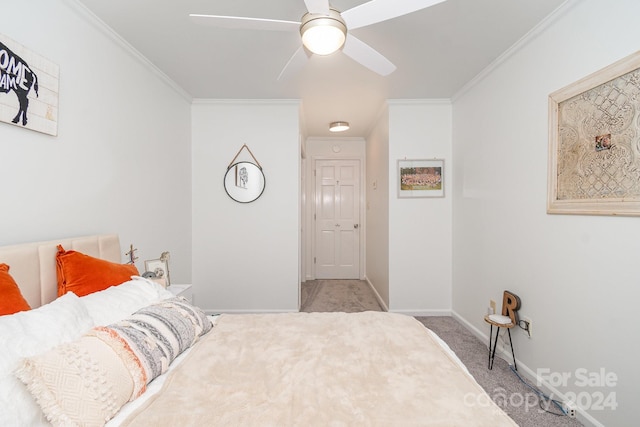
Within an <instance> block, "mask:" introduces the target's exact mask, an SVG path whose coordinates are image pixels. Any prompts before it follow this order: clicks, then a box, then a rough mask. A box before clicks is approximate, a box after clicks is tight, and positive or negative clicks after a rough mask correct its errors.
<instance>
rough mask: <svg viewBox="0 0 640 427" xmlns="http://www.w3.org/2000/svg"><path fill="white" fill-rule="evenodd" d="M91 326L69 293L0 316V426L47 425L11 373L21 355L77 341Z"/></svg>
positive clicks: (83, 311)
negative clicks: (29, 308) (37, 306)
mask: <svg viewBox="0 0 640 427" xmlns="http://www.w3.org/2000/svg"><path fill="white" fill-rule="evenodd" d="M92 327H93V320H92V319H91V317H90V316H89V313H88V312H87V309H86V307H85V306H84V304H83V303H82V302H81V301H80V298H78V297H77V296H76V295H75V294H74V293H72V292H69V293H67V294H65V295H63V296H62V297H60V298H58V299H57V300H55V301H53V302H51V303H49V304H46V305H43V306H42V307H39V308H36V309H33V310H30V311H22V312H19V313H15V314H12V315H8V316H0V426H42V425H49V424H48V422H47V421H46V420H45V418H44V416H43V414H42V411H41V410H40V407H39V406H38V405H37V404H36V402H35V400H34V399H33V397H32V396H31V394H30V393H29V392H28V391H27V388H26V387H25V385H24V384H23V383H22V382H20V381H19V380H18V378H16V377H15V375H14V373H13V372H14V370H15V369H16V368H17V367H18V366H19V362H20V361H21V360H22V358H23V357H31V356H35V355H37V354H40V353H44V352H45V351H48V350H50V349H51V348H53V347H55V346H57V345H59V344H62V343H66V342H71V341H74V340H77V339H78V338H80V337H81V336H82V335H83V334H84V333H86V332H87V331H88V330H89V329H91V328H92Z"/></svg>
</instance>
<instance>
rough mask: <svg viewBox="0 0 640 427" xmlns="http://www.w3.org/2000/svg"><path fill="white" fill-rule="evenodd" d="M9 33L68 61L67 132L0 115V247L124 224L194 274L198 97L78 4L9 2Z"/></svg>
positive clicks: (132, 236)
mask: <svg viewBox="0 0 640 427" xmlns="http://www.w3.org/2000/svg"><path fill="white" fill-rule="evenodd" d="M0 31H2V33H3V34H4V35H6V36H7V37H10V38H11V39H13V40H15V41H16V42H18V43H20V44H22V45H24V46H25V47H27V48H29V49H31V50H33V51H34V52H36V53H37V54H39V55H41V56H43V57H45V58H47V59H49V60H50V61H52V62H54V63H56V64H58V65H59V67H60V90H59V92H60V97H59V105H60V108H59V123H58V124H59V128H58V136H57V137H53V136H49V135H44V134H40V133H37V132H33V131H30V130H26V129H22V128H20V127H17V126H13V125H10V124H6V123H0V152H1V153H2V155H1V156H0V182H2V187H3V191H2V193H3V194H2V209H1V210H0V219H1V220H0V244H2V245H6V244H14V243H20V242H26V241H35V240H47V239H56V238H60V237H69V236H78V235H86V234H95V233H119V234H120V238H121V244H122V246H123V253H124V252H125V250H124V248H125V247H126V246H128V245H129V244H130V243H133V244H134V245H135V246H136V247H137V248H139V252H138V255H139V257H140V260H139V261H138V262H137V266H138V268H139V269H141V270H143V269H144V263H143V262H142V261H143V260H144V259H152V258H158V257H159V255H160V253H161V252H162V251H165V250H169V251H170V252H171V255H172V258H171V263H170V268H171V272H172V278H173V279H174V280H175V281H183V282H187V281H189V280H190V279H191V270H190V266H191V195H190V188H191V176H190V121H189V114H190V102H189V100H188V99H187V98H186V97H185V96H184V94H183V93H182V92H181V91H180V90H176V89H175V88H174V87H172V86H171V85H170V84H168V83H167V81H166V80H164V79H163V78H161V77H159V75H158V73H157V72H156V71H155V70H154V68H153V67H151V66H150V65H149V64H148V62H147V61H146V60H143V59H141V58H140V57H139V56H138V55H137V54H136V53H135V52H132V51H130V50H128V49H126V48H125V47H123V46H122V45H121V44H119V43H118V42H117V41H116V40H115V39H114V38H112V37H110V36H109V34H111V32H110V31H109V30H106V29H104V28H103V27H102V26H101V25H100V24H99V23H98V22H96V21H95V20H94V19H93V18H92V17H91V16H88V15H87V14H86V13H85V12H84V8H83V7H81V6H78V5H77V3H76V2H75V1H71V0H70V1H61V0H30V1H29V2H27V3H25V2H3V4H2V13H0ZM0 96H15V94H13V93H10V94H0Z"/></svg>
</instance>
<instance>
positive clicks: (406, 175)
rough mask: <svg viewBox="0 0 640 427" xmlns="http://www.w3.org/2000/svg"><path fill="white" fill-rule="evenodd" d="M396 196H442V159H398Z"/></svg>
mask: <svg viewBox="0 0 640 427" xmlns="http://www.w3.org/2000/svg"><path fill="white" fill-rule="evenodd" d="M398 197H399V198H418V197H444V160H443V159H431V160H398Z"/></svg>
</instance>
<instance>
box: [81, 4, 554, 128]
mask: <svg viewBox="0 0 640 427" xmlns="http://www.w3.org/2000/svg"><path fill="white" fill-rule="evenodd" d="M79 1H80V2H81V3H83V4H84V5H85V6H86V7H87V8H88V9H89V10H91V11H92V12H93V13H94V14H95V15H97V16H98V17H99V18H100V19H101V20H102V21H104V22H105V23H106V24H107V25H108V26H110V27H111V28H112V29H113V30H115V32H116V33H118V34H119V35H120V36H121V37H122V38H123V39H125V40H126V41H127V42H128V43H129V44H131V45H132V46H133V47H134V48H135V49H137V50H138V51H139V52H140V53H141V54H142V55H144V56H145V57H146V58H148V59H149V60H150V61H151V62H153V63H154V64H155V65H156V66H157V67H158V68H159V69H160V70H162V71H163V72H164V73H165V74H166V75H167V76H169V78H171V79H172V80H173V81H174V82H175V83H176V84H177V85H179V86H180V87H182V88H183V89H184V90H185V91H186V92H188V93H189V94H190V95H191V96H192V97H194V98H216V99H301V100H302V105H303V115H304V117H303V121H304V123H305V125H306V129H307V134H308V135H309V136H329V135H331V136H336V134H331V133H329V131H328V124H329V122H331V121H336V120H343V121H348V122H350V123H351V126H352V127H351V129H350V130H348V131H347V132H343V133H341V134H339V135H340V136H366V135H367V133H368V131H369V129H370V128H371V126H372V124H373V122H374V121H375V120H376V118H377V115H378V113H379V112H380V109H381V107H382V106H383V103H384V100H386V99H422V98H450V97H451V96H452V95H454V94H455V93H456V92H457V91H458V90H459V89H461V88H462V87H463V86H464V85H465V84H466V83H467V82H469V81H470V80H471V79H472V78H473V77H474V76H476V75H477V74H478V73H479V72H481V71H482V70H483V69H484V68H485V67H486V66H488V65H489V64H490V63H491V62H492V61H493V60H495V59H496V58H497V57H499V56H500V54H501V53H503V52H504V51H505V50H507V49H508V48H509V47H510V46H512V45H513V44H514V43H516V42H517V41H518V40H519V39H521V38H522V37H523V36H524V35H525V34H527V32H529V31H530V30H531V29H532V28H533V27H535V26H536V24H538V23H539V22H540V21H541V20H543V19H544V18H545V17H546V16H547V15H549V14H550V13H551V12H552V11H553V10H555V9H556V8H557V7H559V6H560V5H561V4H562V3H563V2H564V1H565V0H447V1H445V2H444V3H440V4H437V5H435V6H432V7H429V8H426V9H423V10H421V11H418V12H414V13H412V14H409V15H405V16H402V17H398V18H395V19H392V20H389V21H385V22H381V23H378V24H374V25H371V26H368V27H364V28H359V29H356V30H353V31H352V33H353V34H354V35H355V36H356V37H358V38H359V39H360V40H362V41H364V42H365V43H367V44H369V45H370V46H371V47H373V48H374V49H376V50H377V51H379V52H380V53H382V54H383V55H384V56H386V57H387V58H388V59H389V60H391V62H393V63H394V64H395V65H396V66H397V69H396V71H394V72H393V73H392V74H391V75H389V76H387V77H381V76H379V75H377V74H375V73H373V72H372V71H369V70H368V69H366V68H365V67H363V66H362V65H360V64H358V63H356V62H355V61H353V60H352V59H351V58H349V57H347V56H346V55H344V54H343V53H342V52H337V53H335V54H333V55H329V56H324V57H322V56H312V57H311V58H310V59H309V60H308V61H307V63H306V64H305V66H304V68H302V70H300V71H299V72H298V73H297V74H295V75H293V76H290V77H289V78H288V79H286V80H285V81H278V80H277V78H278V75H279V74H280V72H281V70H282V69H283V67H284V65H285V64H286V63H287V61H288V60H289V58H290V57H291V55H292V54H293V53H294V52H295V50H296V49H297V48H298V47H299V46H300V44H301V42H300V38H299V36H298V34H297V33H287V32H276V31H261V30H235V29H226V28H216V27H213V26H207V25H201V24H198V23H196V22H194V21H193V20H192V18H190V17H189V16H188V15H189V14H190V13H199V14H212V15H235V16H247V17H257V18H270V19H282V20H291V21H299V20H300V18H301V17H302V15H303V14H304V13H305V12H306V8H305V4H304V1H303V0H269V1H266V0H224V1H223V0H178V1H176V0H172V1H169V0H162V1H158V0H135V1H131V0H109V1H105V0H79ZM397 1H398V2H400V1H401V0H397ZM362 3H365V1H364V0H331V4H332V6H333V7H335V8H336V9H338V10H340V11H345V10H347V9H350V8H352V7H354V6H357V5H360V4H362Z"/></svg>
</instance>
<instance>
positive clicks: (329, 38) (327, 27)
mask: <svg viewBox="0 0 640 427" xmlns="http://www.w3.org/2000/svg"><path fill="white" fill-rule="evenodd" d="M300 35H301V36H302V44H303V45H304V46H305V47H306V48H307V49H309V50H310V51H311V52H313V53H315V54H317V55H329V54H332V53H333V52H335V51H337V50H338V49H340V48H341V47H342V46H343V45H344V42H345V40H346V38H347V26H346V24H345V23H344V21H343V20H342V17H341V16H340V13H339V12H338V11H337V10H335V9H330V10H329V15H317V14H311V13H307V14H305V15H304V16H303V17H302V23H301V24H300Z"/></svg>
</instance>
